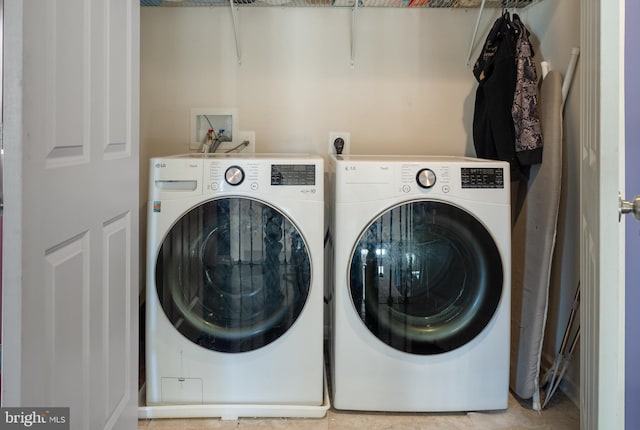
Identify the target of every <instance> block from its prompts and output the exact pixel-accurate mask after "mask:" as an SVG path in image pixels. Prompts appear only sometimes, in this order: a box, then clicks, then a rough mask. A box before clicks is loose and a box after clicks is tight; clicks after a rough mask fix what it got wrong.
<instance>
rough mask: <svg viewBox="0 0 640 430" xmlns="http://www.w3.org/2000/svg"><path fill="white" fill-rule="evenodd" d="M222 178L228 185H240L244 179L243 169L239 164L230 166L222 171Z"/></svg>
mask: <svg viewBox="0 0 640 430" xmlns="http://www.w3.org/2000/svg"><path fill="white" fill-rule="evenodd" d="M224 179H225V181H227V184H229V185H240V184H241V183H242V181H244V171H243V170H242V168H241V167H240V166H231V167H229V168H228V169H227V170H226V171H225V172H224Z"/></svg>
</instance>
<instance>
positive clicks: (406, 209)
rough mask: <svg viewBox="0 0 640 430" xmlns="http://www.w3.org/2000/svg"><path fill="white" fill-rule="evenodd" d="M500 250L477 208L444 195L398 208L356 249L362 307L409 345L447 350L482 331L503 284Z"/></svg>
mask: <svg viewBox="0 0 640 430" xmlns="http://www.w3.org/2000/svg"><path fill="white" fill-rule="evenodd" d="M503 277H504V272H503V266H502V258H501V256H500V252H499V251H498V248H497V246H496V244H495V241H494V239H493V237H492V236H491V234H490V233H489V232H488V231H487V229H486V228H485V226H484V225H483V224H482V223H481V222H480V221H479V220H478V219H477V218H476V217H474V216H473V215H471V214H470V213H469V212H467V211H465V210H463V209H461V208H459V207H457V206H454V205H452V204H450V203H444V202H440V201H425V200H421V201H412V202H407V203H403V204H401V205H398V206H396V207H393V208H391V209H389V210H387V211H385V212H384V213H382V214H381V215H379V216H378V217H377V218H376V219H374V220H373V221H372V222H371V223H370V224H369V225H368V226H367V227H366V228H365V229H364V230H363V232H362V233H361V235H360V237H359V239H358V241H357V243H356V246H355V248H354V250H353V252H352V255H351V262H350V273H349V289H350V292H351V299H352V302H353V306H354V310H355V311H356V312H357V314H358V315H359V316H360V319H361V320H362V321H363V323H364V324H365V325H366V326H367V328H368V329H369V331H371V332H372V333H373V334H374V335H375V336H376V337H377V338H378V339H380V340H381V341H383V342H384V343H386V344H387V345H389V346H391V347H393V348H395V349H398V350H400V351H403V352H408V353H413V354H440V353H444V352H448V351H452V350H454V349H457V348H459V347H461V346H463V345H465V344H467V343H468V342H470V341H471V340H473V339H474V338H475V337H476V336H478V335H479V334H480V333H481V332H482V331H483V330H484V328H485V327H486V326H487V325H488V324H489V323H490V321H491V319H492V318H493V316H494V314H495V312H496V309H497V308H498V305H499V303H500V299H501V297H502V289H503V279H504V278H503Z"/></svg>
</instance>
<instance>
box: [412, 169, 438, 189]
mask: <svg viewBox="0 0 640 430" xmlns="http://www.w3.org/2000/svg"><path fill="white" fill-rule="evenodd" d="M416 182H417V183H418V185H420V186H421V187H422V188H431V187H433V186H434V185H435V184H436V174H435V173H434V172H433V170H431V169H420V170H419V171H418V174H417V175H416Z"/></svg>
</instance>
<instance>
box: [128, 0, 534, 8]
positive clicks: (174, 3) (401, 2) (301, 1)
mask: <svg viewBox="0 0 640 430" xmlns="http://www.w3.org/2000/svg"><path fill="white" fill-rule="evenodd" d="M358 1H359V3H358V6H359V7H360V6H363V7H389V8H403V7H415V8H479V7H480V4H481V3H482V0H358ZM536 1H537V0H508V1H506V2H504V1H503V0H486V3H485V7H487V8H501V7H506V8H510V9H511V8H523V7H526V6H529V5H530V4H533V3H535V2H536ZM234 4H236V5H237V6H240V7H246V6H251V7H257V6H266V7H268V6H287V7H309V6H311V7H313V6H324V7H329V6H331V7H353V6H355V0H234ZM140 6H146V7H203V6H205V7H216V6H229V1H228V0H140Z"/></svg>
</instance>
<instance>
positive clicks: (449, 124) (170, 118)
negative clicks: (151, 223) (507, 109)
mask: <svg viewBox="0 0 640 430" xmlns="http://www.w3.org/2000/svg"><path fill="white" fill-rule="evenodd" d="M579 4H580V1H579V0H541V1H540V2H538V3H537V4H535V5H533V6H531V7H528V8H525V9H521V10H518V11H517V13H518V14H519V15H520V17H521V18H522V20H523V22H524V23H525V24H526V25H527V26H528V27H529V29H530V30H531V33H532V36H531V38H532V41H533V42H534V45H535V47H536V53H537V58H538V60H540V61H541V60H547V61H550V62H551V64H552V66H553V67H554V68H557V69H559V70H561V71H563V72H564V70H565V69H566V67H567V64H568V62H569V57H570V53H571V48H572V47H574V46H578V41H579V17H580V13H579ZM477 12H478V10H477V9H468V10H465V9H435V8H433V9H428V8H423V9H386V8H369V9H367V8H363V9H360V11H359V15H358V22H357V27H356V49H355V65H354V67H352V66H351V63H350V58H351V51H350V47H351V17H352V16H351V9H350V8H320V7H309V8H282V7H272V8H240V10H239V20H238V21H239V36H240V40H239V42H240V46H241V50H242V64H241V65H239V64H238V62H237V57H236V51H235V42H234V36H233V27H232V20H231V13H230V11H229V9H228V8H226V7H217V8H208V7H191V8H189V7H182V8H153V7H145V8H142V11H141V19H142V25H141V74H142V75H141V139H140V141H141V154H140V159H141V169H140V171H141V181H140V183H141V190H140V192H141V202H145V201H146V197H147V190H146V186H147V174H148V168H147V162H148V159H149V158H150V157H153V156H158V155H167V154H175V153H183V152H187V151H188V148H189V139H190V124H189V113H190V109H191V108H192V107H233V108H237V109H238V112H239V129H241V130H253V131H255V132H256V148H257V150H258V151H260V152H269V151H274V152H287V151H295V152H309V151H313V152H317V153H320V154H323V155H326V154H327V146H328V133H329V131H332V130H335V131H349V132H350V133H351V149H352V151H351V152H352V153H380V154H393V153H398V154H450V155H471V156H474V155H475V152H474V149H473V142H472V136H471V127H472V120H473V104H474V99H475V90H476V82H475V79H474V77H473V74H472V71H471V69H469V68H467V66H466V64H465V62H466V59H467V52H468V49H469V43H470V41H471V37H472V33H473V28H474V25H475V20H476V17H477ZM499 13H500V10H499V9H498V10H496V9H490V10H487V11H485V14H484V15H483V20H482V22H481V25H480V31H479V33H478V38H477V41H476V47H475V48H476V49H475V50H474V54H473V57H472V62H473V61H474V60H475V58H476V57H477V55H478V53H479V50H480V48H481V45H482V43H483V42H484V38H485V37H486V34H487V32H488V30H489V28H490V26H491V24H492V23H493V21H494V20H495V18H496V17H497V16H498V15H499ZM577 78H579V75H578V76H577ZM574 87H575V88H576V91H573V92H572V93H570V98H569V100H568V102H567V107H566V112H565V118H566V124H565V127H566V129H565V136H566V140H567V144H566V146H567V153H566V157H565V159H566V161H565V182H564V184H563V186H564V189H565V191H566V192H565V196H564V197H563V201H562V208H561V215H560V218H561V223H562V226H561V229H560V232H559V235H558V252H557V259H558V261H560V262H561V263H562V270H554V274H553V282H554V283H555V285H562V291H561V292H560V293H558V294H555V295H554V297H552V302H551V309H550V317H549V329H550V330H549V331H550V335H549V339H550V342H549V345H548V346H547V347H545V356H546V357H547V360H551V359H552V358H553V355H554V353H555V350H556V349H557V345H558V344H559V342H560V340H561V337H562V330H563V329H564V324H565V322H566V316H567V315H568V309H567V307H568V305H570V301H571V298H572V296H573V291H574V288H575V285H576V283H577V277H578V254H577V252H578V249H579V247H578V237H579V236H578V232H577V231H576V228H577V223H576V222H575V220H577V219H579V218H578V213H577V209H578V207H579V204H577V199H578V195H579V193H578V171H579V170H578V167H579V166H578V161H579V153H578V147H579V145H578V136H579V133H578V125H579V118H578V116H579V100H578V97H579V95H578V91H577V88H578V81H575V82H574ZM142 211H143V212H142V213H141V215H142V214H144V208H143V209H142ZM144 218H145V217H144V216H141V220H143V219H144ZM565 225H566V227H565ZM141 231H144V227H143V226H142V227H141ZM143 243H144V242H143ZM142 261H144V260H142ZM559 265H560V263H558V266H559ZM555 289H559V288H557V287H556V288H555ZM567 302H568V304H567ZM570 376H571V375H570ZM577 384H578V375H577V373H575V374H574V381H572V384H571V386H572V387H577ZM576 394H577V391H576ZM575 398H576V399H577V395H576V397H575Z"/></svg>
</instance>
